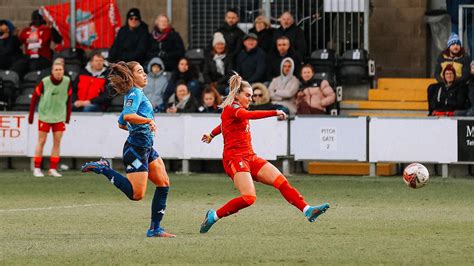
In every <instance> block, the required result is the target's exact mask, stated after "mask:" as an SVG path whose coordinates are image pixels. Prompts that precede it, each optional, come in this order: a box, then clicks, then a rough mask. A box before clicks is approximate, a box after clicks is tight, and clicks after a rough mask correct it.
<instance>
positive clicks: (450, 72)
mask: <svg viewBox="0 0 474 266" xmlns="http://www.w3.org/2000/svg"><path fill="white" fill-rule="evenodd" d="M467 99H468V91H467V87H466V85H465V84H464V83H463V82H461V81H459V80H458V81H456V70H455V68H454V66H453V65H451V64H449V65H447V66H446V67H445V68H444V70H443V81H442V82H438V83H435V84H431V85H430V86H428V111H429V113H428V115H430V116H457V115H458V114H457V112H459V113H464V112H465V110H466V109H467V107H468V106H467V102H468V101H467Z"/></svg>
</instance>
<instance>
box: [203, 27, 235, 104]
mask: <svg viewBox="0 0 474 266" xmlns="http://www.w3.org/2000/svg"><path fill="white" fill-rule="evenodd" d="M232 68H233V60H232V56H231V55H229V53H228V52H227V49H226V42H225V38H224V35H222V33H220V32H216V33H214V38H213V39H212V51H211V53H209V54H208V55H206V57H205V58H204V69H203V71H202V75H203V77H204V82H205V83H206V84H211V83H214V84H215V86H216V89H217V91H218V92H219V93H220V94H221V95H227V94H228V93H229V92H228V88H227V80H228V79H229V77H228V76H229V74H230V73H231V72H232Z"/></svg>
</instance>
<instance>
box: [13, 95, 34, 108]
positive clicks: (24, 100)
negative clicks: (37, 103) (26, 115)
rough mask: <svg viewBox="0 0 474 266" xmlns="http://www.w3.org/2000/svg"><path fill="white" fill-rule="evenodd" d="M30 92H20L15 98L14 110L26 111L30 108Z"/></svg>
mask: <svg viewBox="0 0 474 266" xmlns="http://www.w3.org/2000/svg"><path fill="white" fill-rule="evenodd" d="M30 103H31V94H22V95H20V96H18V97H17V98H16V100H15V105H14V106H13V110H14V111H28V110H30Z"/></svg>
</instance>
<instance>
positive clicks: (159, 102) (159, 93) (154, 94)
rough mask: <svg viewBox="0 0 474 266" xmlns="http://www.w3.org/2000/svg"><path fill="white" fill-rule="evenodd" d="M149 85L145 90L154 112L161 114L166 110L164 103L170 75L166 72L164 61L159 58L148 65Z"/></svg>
mask: <svg viewBox="0 0 474 266" xmlns="http://www.w3.org/2000/svg"><path fill="white" fill-rule="evenodd" d="M147 69H148V75H147V79H148V83H147V84H146V86H145V88H144V89H143V93H145V95H146V97H147V98H148V99H149V100H150V102H151V104H152V105H153V111H154V112H155V113H161V112H164V110H165V104H164V102H163V95H164V94H165V91H166V87H167V86H168V75H167V73H166V72H165V69H166V68H165V67H164V63H163V61H162V60H161V59H160V58H159V57H155V58H153V59H151V60H150V62H149V63H148V67H147Z"/></svg>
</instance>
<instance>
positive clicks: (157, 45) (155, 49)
mask: <svg viewBox="0 0 474 266" xmlns="http://www.w3.org/2000/svg"><path fill="white" fill-rule="evenodd" d="M154 30H155V31H157V32H159V30H158V29H157V28H154ZM150 40H151V47H150V50H149V51H148V59H149V60H151V59H152V58H153V57H159V58H161V60H163V63H164V64H165V69H168V70H172V69H175V68H176V66H177V65H178V61H179V59H180V58H182V57H183V56H184V53H185V49H184V43H183V39H182V38H181V36H180V35H179V33H178V32H177V31H175V30H174V29H171V32H170V33H169V34H168V37H167V38H166V39H165V40H163V41H160V42H158V41H157V40H155V39H154V38H153V31H152V33H151V37H150Z"/></svg>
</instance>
